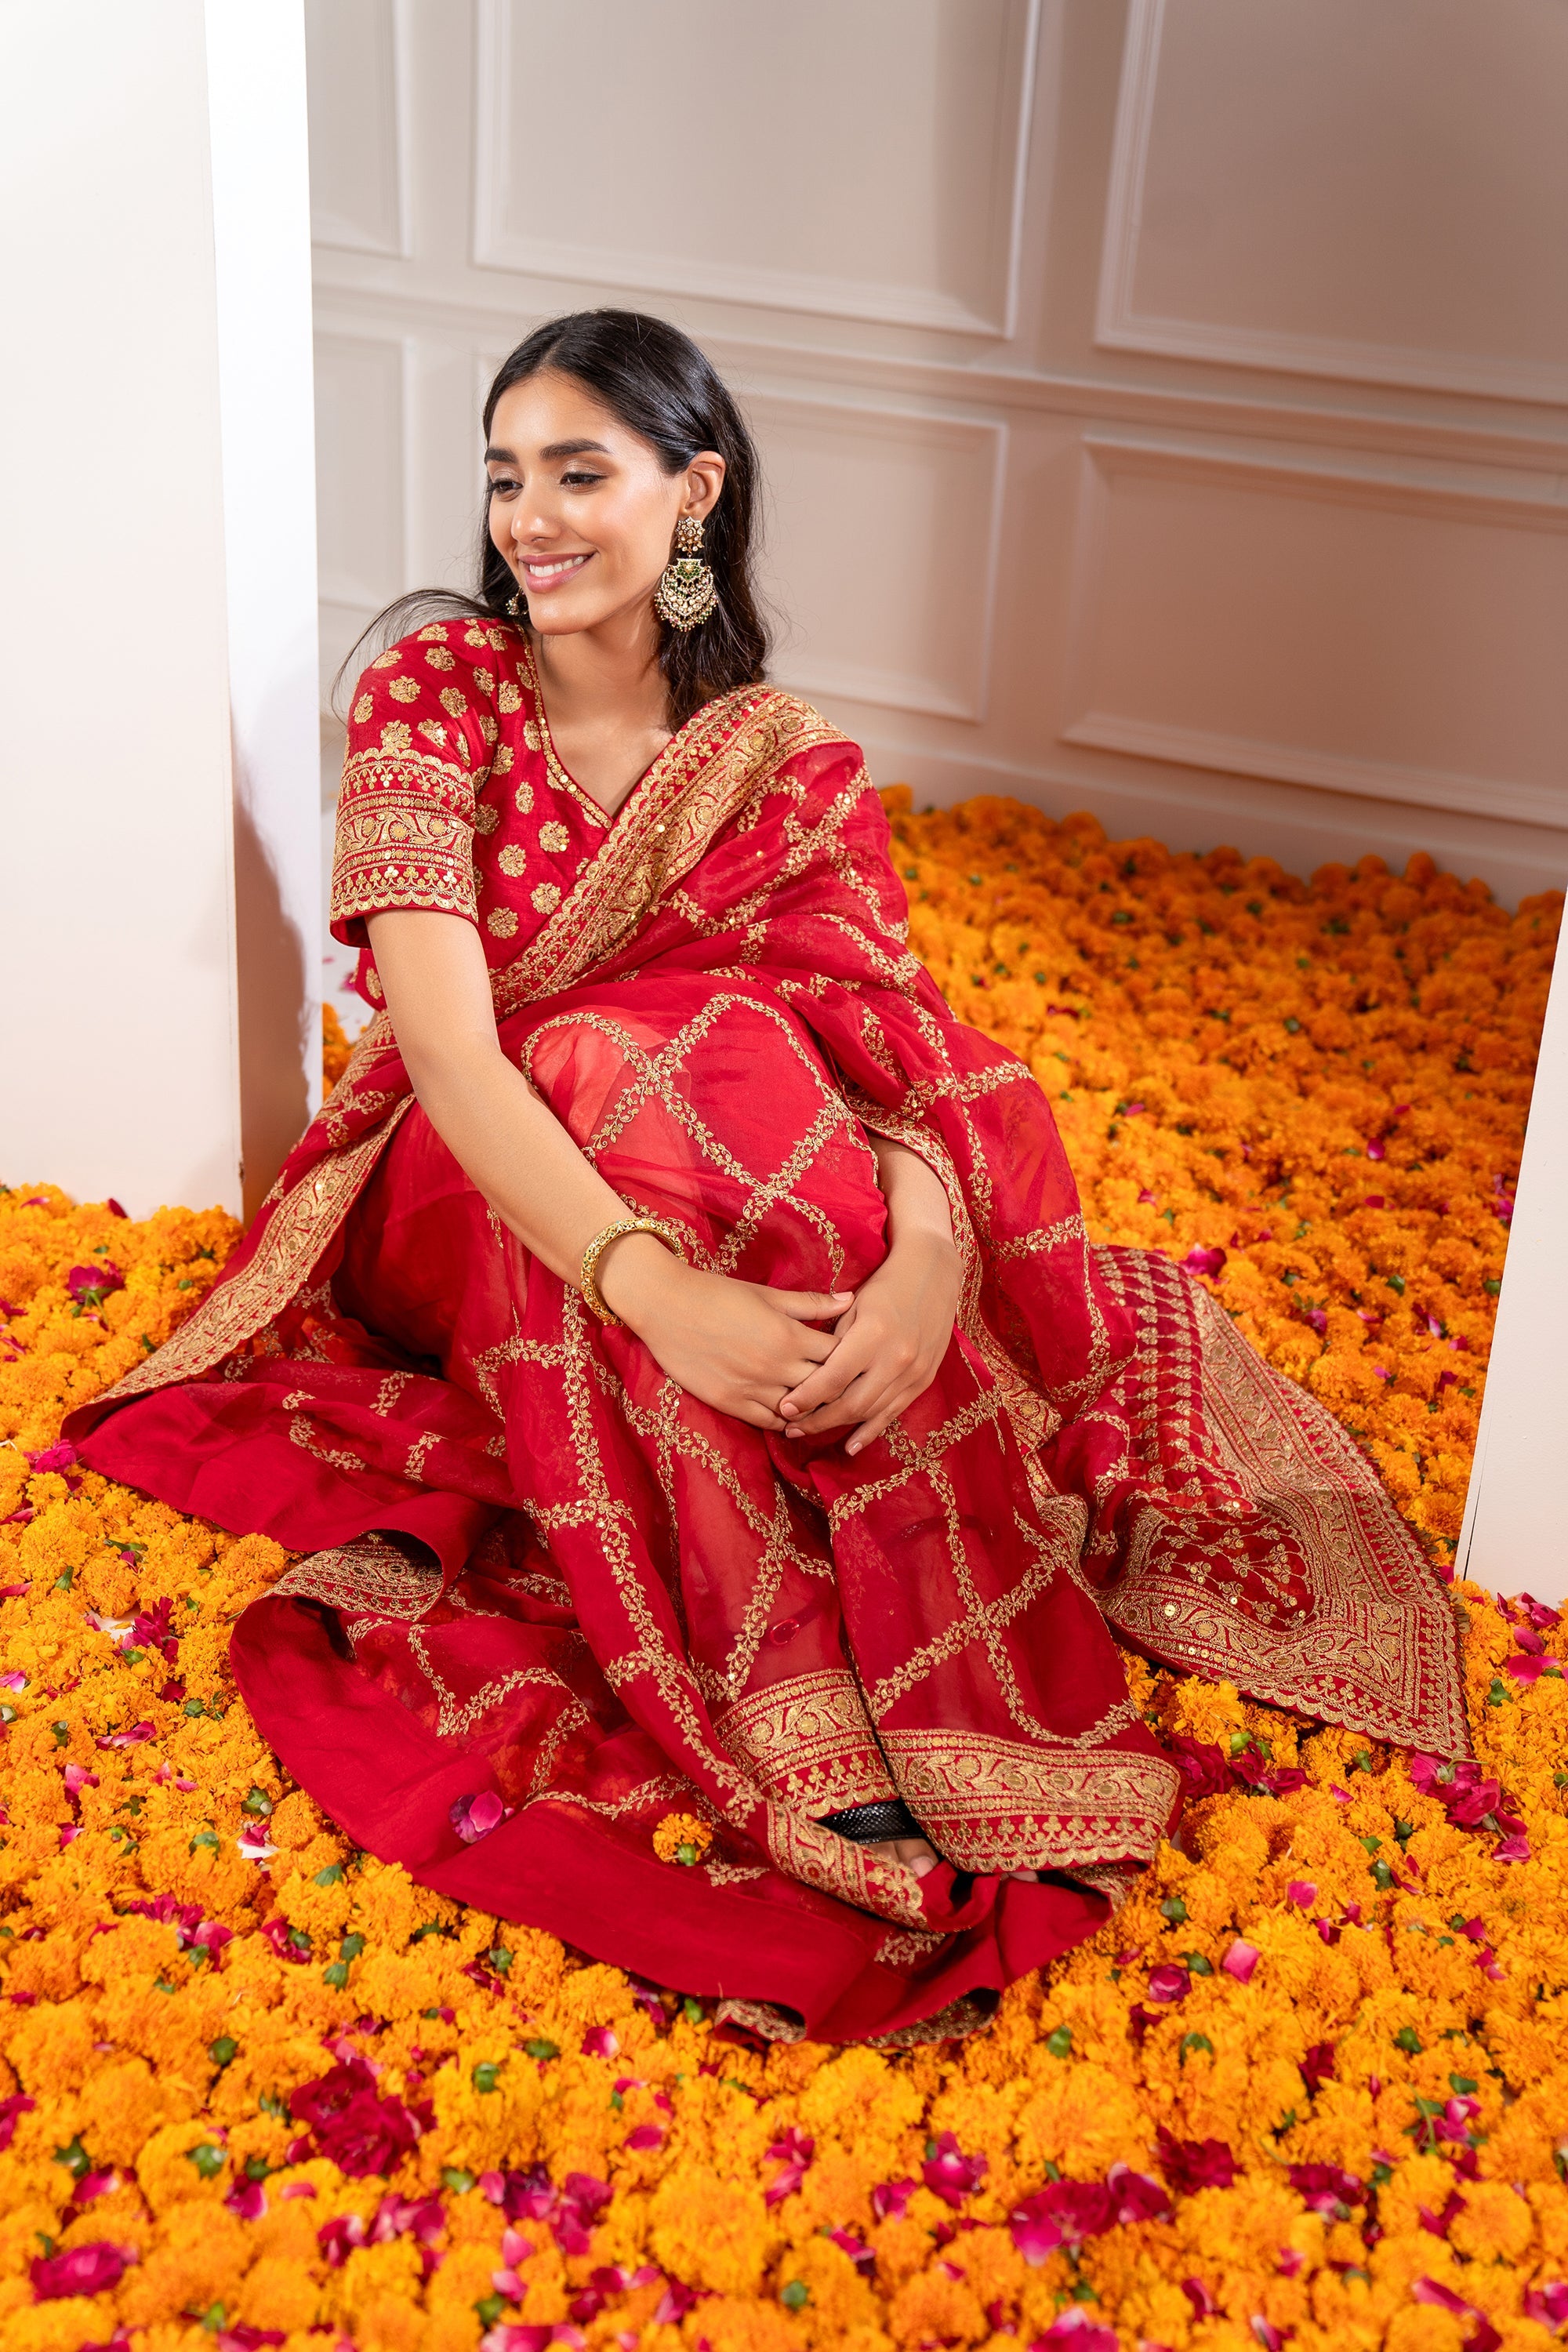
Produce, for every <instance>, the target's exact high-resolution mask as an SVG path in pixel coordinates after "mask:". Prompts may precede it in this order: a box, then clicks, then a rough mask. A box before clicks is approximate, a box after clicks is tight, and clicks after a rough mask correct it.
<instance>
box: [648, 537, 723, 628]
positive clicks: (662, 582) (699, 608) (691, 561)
mask: <svg viewBox="0 0 1568 2352" xmlns="http://www.w3.org/2000/svg"><path fill="white" fill-rule="evenodd" d="M653 609H654V611H655V612H656V613H657V614H658V616H659V618H660V620H663V621H668V623H669V625H670V627H671V628H672V629H680V630H683V631H684V630H686V629H694V628H696V626H697V625H698V623H699V622H700V621H706V620H707V619H708V617H709V615H710V614H712V613H716V612H717V611H718V609H719V587H718V583H717V582H716V581H715V579H714V577H713V567H712V565H711V564H710V563H704V562H703V561H702V525H701V523H700V520H698V518H697V516H696V515H682V516H681V518H680V520H679V522H678V523H677V524H676V526H675V552H674V554H673V555H672V556H671V557H670V559H669V562H668V563H667V564H666V565H665V567H664V570H663V571H662V572H660V573H659V576H658V587H657V588H656V589H655V590H654V592H653Z"/></svg>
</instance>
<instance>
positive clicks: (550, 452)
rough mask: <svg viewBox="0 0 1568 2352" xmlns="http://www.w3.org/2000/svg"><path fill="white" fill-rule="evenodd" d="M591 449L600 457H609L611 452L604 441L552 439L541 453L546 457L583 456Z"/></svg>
mask: <svg viewBox="0 0 1568 2352" xmlns="http://www.w3.org/2000/svg"><path fill="white" fill-rule="evenodd" d="M589 450H592V451H593V452H594V454H595V456H596V457H608V456H609V454H610V453H609V451H608V450H607V449H606V448H605V445H604V443H603V442H602V441H552V442H551V444H550V445H549V446H548V448H544V449H542V450H541V451H540V453H539V454H540V456H541V457H544V458H555V457H584V455H585V454H586V453H587V452H588V451H589Z"/></svg>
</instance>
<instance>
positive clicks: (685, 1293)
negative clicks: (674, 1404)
mask: <svg viewBox="0 0 1568 2352" xmlns="http://www.w3.org/2000/svg"><path fill="white" fill-rule="evenodd" d="M601 1268H602V1271H600V1273H599V1274H598V1276H597V1280H598V1286H599V1295H600V1297H602V1298H603V1299H604V1301H605V1306H606V1307H610V1308H611V1310H612V1311H613V1312H614V1313H615V1314H616V1315H618V1316H619V1317H620V1318H621V1319H622V1321H623V1322H625V1323H626V1324H628V1325H629V1326H630V1327H631V1328H632V1329H633V1330H634V1331H635V1332H636V1333H637V1337H638V1339H641V1340H642V1341H643V1343H644V1344H645V1346H646V1347H647V1349H648V1350H649V1352H650V1353H651V1354H652V1356H653V1357H654V1359H655V1360H656V1362H657V1363H658V1366H659V1368H660V1370H663V1371H665V1372H668V1375H669V1377H670V1379H671V1380H672V1381H677V1382H678V1383H679V1386H680V1387H681V1388H683V1389H685V1390H687V1391H689V1393H690V1394H691V1395H692V1396H694V1397H700V1398H701V1400H702V1402H703V1403H704V1404H710V1405H712V1406H714V1407H715V1408H716V1409H717V1411H719V1412H727V1413H731V1414H733V1416H734V1418H735V1419H736V1420H737V1421H744V1422H749V1423H750V1424H751V1426H752V1428H753V1429H773V1430H778V1429H783V1428H784V1425H785V1424H784V1420H783V1419H782V1417H781V1415H780V1412H779V1401H780V1399H781V1398H782V1397H783V1395H784V1391H785V1390H786V1389H792V1388H795V1386H797V1385H798V1383H799V1382H800V1381H803V1380H805V1377H806V1376H807V1374H808V1373H810V1372H811V1371H812V1370H814V1369H815V1367H816V1366H817V1365H818V1364H820V1363H822V1362H823V1361H824V1360H825V1359H826V1357H828V1356H830V1355H832V1354H833V1352H834V1350H835V1349H836V1347H837V1341H836V1340H835V1339H834V1338H833V1336H832V1334H831V1333H829V1332H826V1331H815V1330H813V1329H812V1328H811V1327H812V1325H813V1324H814V1323H819V1322H830V1321H831V1320H832V1319H833V1318H834V1317H836V1316H842V1314H843V1312H844V1310H845V1308H846V1307H851V1300H852V1297H853V1294H852V1293H851V1292H849V1291H847V1290H837V1291H826V1290H773V1289H771V1288H769V1286H767V1285H766V1284H765V1283H759V1282H736V1281H734V1280H732V1279H731V1276H728V1275H722V1274H708V1273H705V1272H704V1271H703V1270H702V1269H701V1268H700V1266H689V1265H681V1263H680V1261H679V1259H678V1258H676V1257H674V1256H672V1255H670V1253H669V1252H668V1250H666V1249H665V1248H664V1246H663V1244H661V1243H659V1242H658V1241H657V1240H655V1239H654V1238H653V1236H652V1235H651V1234H626V1237H625V1238H624V1239H623V1240H621V1241H618V1242H615V1243H613V1244H611V1246H610V1248H609V1249H608V1250H607V1251H606V1252H605V1256H604V1258H603V1259H602V1260H601ZM851 1311H853V1308H852V1307H851Z"/></svg>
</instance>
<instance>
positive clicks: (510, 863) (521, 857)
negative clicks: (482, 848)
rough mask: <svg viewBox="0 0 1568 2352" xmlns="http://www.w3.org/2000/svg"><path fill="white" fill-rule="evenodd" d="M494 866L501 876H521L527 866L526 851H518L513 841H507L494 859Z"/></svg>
mask: <svg viewBox="0 0 1568 2352" xmlns="http://www.w3.org/2000/svg"><path fill="white" fill-rule="evenodd" d="M496 864H497V865H498V866H500V870H501V872H502V873H503V874H521V872H522V870H523V868H524V866H526V865H527V864H528V852H527V850H526V849H520V848H519V847H518V845H517V844H516V842H515V841H509V842H508V843H507V845H506V847H505V848H504V849H503V850H502V851H501V853H500V856H499V857H498V858H497V859H496Z"/></svg>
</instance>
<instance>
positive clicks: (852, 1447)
mask: <svg viewBox="0 0 1568 2352" xmlns="http://www.w3.org/2000/svg"><path fill="white" fill-rule="evenodd" d="M844 1451H845V1453H846V1454H858V1453H859V1451H860V1441H859V1439H858V1437H852V1438H851V1439H850V1441H849V1443H848V1444H847V1446H846V1447H845V1449H844Z"/></svg>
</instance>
